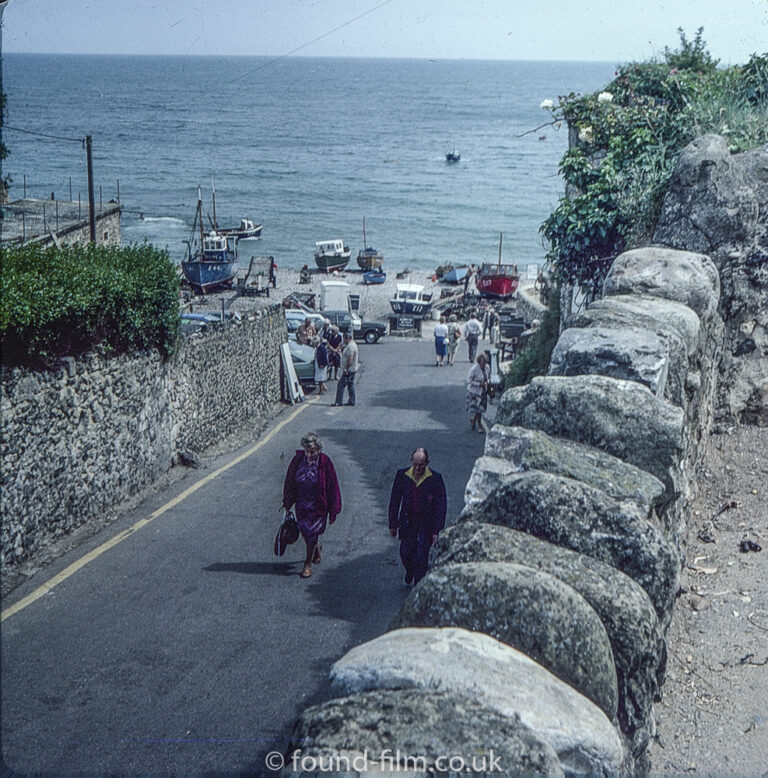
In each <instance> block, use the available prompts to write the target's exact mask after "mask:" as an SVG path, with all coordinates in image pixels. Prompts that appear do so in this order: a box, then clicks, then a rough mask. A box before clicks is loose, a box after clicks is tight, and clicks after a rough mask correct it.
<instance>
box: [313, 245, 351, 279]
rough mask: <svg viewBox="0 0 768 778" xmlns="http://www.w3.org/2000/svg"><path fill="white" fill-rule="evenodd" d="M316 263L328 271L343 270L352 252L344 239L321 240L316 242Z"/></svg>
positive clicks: (321, 268)
mask: <svg viewBox="0 0 768 778" xmlns="http://www.w3.org/2000/svg"><path fill="white" fill-rule="evenodd" d="M315 248H316V251H315V264H316V265H317V266H318V267H319V268H320V270H324V271H325V272H326V273H332V272H333V271H334V270H343V269H344V268H345V267H346V266H347V263H348V262H349V259H350V257H351V256H352V252H351V251H350V249H349V246H345V245H344V241H343V240H338V239H337V240H319V241H317V243H315Z"/></svg>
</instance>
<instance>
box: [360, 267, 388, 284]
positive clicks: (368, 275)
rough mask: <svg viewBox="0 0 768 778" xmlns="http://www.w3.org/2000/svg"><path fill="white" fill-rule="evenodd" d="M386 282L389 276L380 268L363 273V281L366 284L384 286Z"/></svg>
mask: <svg viewBox="0 0 768 778" xmlns="http://www.w3.org/2000/svg"><path fill="white" fill-rule="evenodd" d="M386 280H387V274H386V273H385V272H384V271H383V270H382V269H381V268H380V267H377V268H374V269H373V270H367V271H366V272H365V273H363V281H364V282H365V283H366V284H383V283H384V282H385V281H386Z"/></svg>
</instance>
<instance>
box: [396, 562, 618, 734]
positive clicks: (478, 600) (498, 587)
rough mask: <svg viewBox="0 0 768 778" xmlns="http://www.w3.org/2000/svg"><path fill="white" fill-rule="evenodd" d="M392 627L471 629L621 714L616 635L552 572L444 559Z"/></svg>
mask: <svg viewBox="0 0 768 778" xmlns="http://www.w3.org/2000/svg"><path fill="white" fill-rule="evenodd" d="M392 627H393V628H394V629H397V628H398V627H463V628H464V629H469V630H474V631H477V632H484V633H485V634H486V635H491V636H492V637H495V638H496V639H497V640H501V641H502V642H504V643H507V644H508V645H510V646H513V647H514V648H517V649H519V650H520V651H523V652H524V653H526V654H528V656H530V657H531V658H532V659H534V660H535V661H537V662H538V663H539V664H541V665H543V666H544V667H546V668H547V669H548V670H549V671H550V672H552V673H554V674H555V675H556V676H558V677H559V678H562V679H563V680H564V681H566V682H568V683H570V684H571V686H573V687H574V688H575V689H578V690H579V691H580V692H581V693H582V694H584V695H585V696H586V697H588V698H589V699H590V700H592V701H593V702H595V703H596V704H597V705H599V706H600V707H601V708H602V709H603V711H605V713H606V714H607V715H608V717H609V718H610V719H613V718H615V716H616V705H617V699H618V691H617V688H616V671H615V669H614V665H613V654H612V652H611V645H610V641H609V640H608V635H607V634H606V631H605V628H604V627H603V625H602V623H601V622H600V619H599V618H598V617H597V614H596V613H595V612H594V610H593V609H592V608H591V606H590V605H589V603H588V602H587V601H586V600H585V599H584V598H583V597H582V596H581V595H580V594H578V593H577V592H576V591H574V590H573V589H572V588H571V587H570V586H567V585H566V584H564V583H562V582H561V581H559V580H558V579H557V578H554V577H553V576H551V575H548V574H546V573H543V572H540V571H538V570H532V569H531V568H529V567H523V566H522V565H515V564H511V563H498V564H491V563H479V564H472V565H469V564H454V565H444V566H441V567H440V568H438V569H436V570H434V571H432V573H430V575H428V576H427V577H426V578H423V579H422V580H421V581H420V582H419V584H418V586H416V588H415V589H414V590H413V592H411V595H410V597H409V598H408V600H407V601H406V603H405V605H404V606H403V608H402V609H401V611H400V613H399V614H398V615H397V617H396V618H395V620H394V622H393V623H392Z"/></svg>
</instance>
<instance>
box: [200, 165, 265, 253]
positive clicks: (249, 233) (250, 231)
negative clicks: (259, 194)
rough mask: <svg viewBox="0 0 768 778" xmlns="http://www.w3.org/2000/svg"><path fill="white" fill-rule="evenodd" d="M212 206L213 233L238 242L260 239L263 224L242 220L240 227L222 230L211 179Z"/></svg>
mask: <svg viewBox="0 0 768 778" xmlns="http://www.w3.org/2000/svg"><path fill="white" fill-rule="evenodd" d="M211 204H212V205H213V219H210V222H211V230H210V231H211V232H217V233H218V234H219V235H223V236H224V237H226V238H235V239H236V240H246V239H248V238H260V237H261V230H262V229H263V227H264V225H263V224H254V223H253V221H251V220H250V219H240V226H239V227H224V228H220V227H219V223H218V221H217V220H216V187H215V186H214V184H213V178H211Z"/></svg>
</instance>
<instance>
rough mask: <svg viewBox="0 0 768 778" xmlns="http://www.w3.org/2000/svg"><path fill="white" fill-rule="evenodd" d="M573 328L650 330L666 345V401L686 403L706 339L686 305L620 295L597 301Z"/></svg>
mask: <svg viewBox="0 0 768 778" xmlns="http://www.w3.org/2000/svg"><path fill="white" fill-rule="evenodd" d="M571 324H572V326H573V327H595V328H608V329H619V330H622V329H625V330H629V329H634V328H642V329H645V330H649V331H651V332H653V333H654V334H655V335H657V336H658V337H659V338H661V339H663V340H664V341H665V342H666V345H667V350H668V355H669V357H668V365H669V370H668V375H667V381H666V387H665V391H664V399H666V400H669V402H672V403H674V404H675V405H678V406H680V407H684V406H685V404H686V402H687V397H686V391H685V384H686V378H687V376H688V373H689V371H690V370H692V369H693V370H697V369H699V362H700V359H701V356H702V352H701V350H702V348H703V345H704V339H703V338H702V332H701V323H700V321H699V317H698V316H697V315H696V314H695V313H694V312H693V311H692V310H691V309H690V308H688V306H686V305H682V304H681V303H676V302H673V301H671V300H662V299H660V298H658V297H650V296H649V295H617V296H615V297H606V298H605V299H603V300H596V301H595V302H594V303H592V305H590V306H589V308H588V309H587V310H586V311H582V312H580V313H578V314H576V315H575V316H574V317H573V318H572V320H571Z"/></svg>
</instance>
